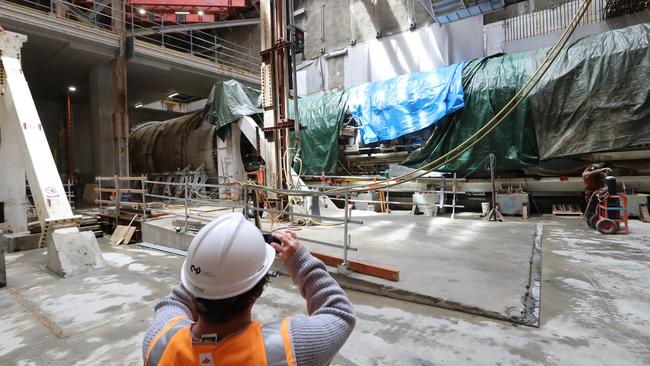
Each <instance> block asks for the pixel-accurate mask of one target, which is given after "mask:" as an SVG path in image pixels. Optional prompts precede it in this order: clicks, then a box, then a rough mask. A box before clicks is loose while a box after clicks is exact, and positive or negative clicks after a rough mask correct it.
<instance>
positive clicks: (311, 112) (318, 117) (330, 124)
mask: <svg viewBox="0 0 650 366" xmlns="http://www.w3.org/2000/svg"><path fill="white" fill-rule="evenodd" d="M347 101H348V91H347V90H344V91H340V92H335V93H323V94H317V95H310V96H307V97H303V98H300V99H299V100H298V107H299V111H298V113H299V114H300V118H299V120H300V124H301V125H303V126H305V127H306V129H305V130H301V131H300V159H301V160H302V171H301V173H302V174H321V173H322V172H323V171H324V172H325V173H326V174H329V173H334V172H335V171H336V168H337V166H338V161H339V143H338V139H339V131H340V130H341V125H342V124H343V118H344V116H345V110H346V104H347ZM289 111H290V113H289V116H290V118H293V107H291V108H290V109H289ZM295 168H296V169H300V166H299V165H298V166H295Z"/></svg>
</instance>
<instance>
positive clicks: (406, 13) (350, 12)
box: [296, 0, 433, 59]
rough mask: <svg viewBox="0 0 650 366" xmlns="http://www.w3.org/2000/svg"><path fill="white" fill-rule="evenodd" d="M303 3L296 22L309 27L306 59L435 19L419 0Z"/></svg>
mask: <svg viewBox="0 0 650 366" xmlns="http://www.w3.org/2000/svg"><path fill="white" fill-rule="evenodd" d="M301 6H303V7H304V9H305V12H304V13H303V14H301V15H299V16H297V17H296V23H297V24H298V26H299V27H301V28H303V29H304V30H305V54H304V58H305V59H313V58H315V57H318V56H320V55H321V54H323V53H327V52H331V51H335V50H339V49H342V48H345V47H346V46H348V45H350V44H351V43H360V42H365V41H367V40H370V39H374V38H378V37H385V36H389V35H393V34H399V33H402V32H405V31H408V30H409V29H410V27H411V25H412V24H413V25H414V26H415V27H422V26H428V25H429V24H431V23H432V22H433V20H432V19H431V17H430V16H429V15H428V14H427V13H426V11H425V10H424V8H423V7H422V5H421V4H420V3H419V2H418V0H376V1H372V0H307V1H304V2H302V5H301Z"/></svg>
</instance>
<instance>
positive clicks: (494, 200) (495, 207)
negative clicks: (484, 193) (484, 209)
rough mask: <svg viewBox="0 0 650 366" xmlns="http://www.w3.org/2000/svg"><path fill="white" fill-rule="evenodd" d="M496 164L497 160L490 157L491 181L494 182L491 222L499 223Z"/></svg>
mask: <svg viewBox="0 0 650 366" xmlns="http://www.w3.org/2000/svg"><path fill="white" fill-rule="evenodd" d="M490 155H493V154H490ZM494 163H495V160H494V159H493V158H492V157H490V180H491V181H492V214H491V215H490V219H489V220H490V221H491V220H494V221H497V184H496V181H495V180H494Z"/></svg>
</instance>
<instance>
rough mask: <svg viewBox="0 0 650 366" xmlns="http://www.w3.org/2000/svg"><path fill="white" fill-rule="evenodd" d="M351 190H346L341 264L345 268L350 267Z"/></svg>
mask: <svg viewBox="0 0 650 366" xmlns="http://www.w3.org/2000/svg"><path fill="white" fill-rule="evenodd" d="M349 201H350V191H349V190H346V191H345V207H343V210H344V212H345V223H344V224H343V263H342V264H341V265H342V266H343V268H345V269H348V245H349V243H348V242H349V239H350V238H349V237H348V225H349V221H350V211H349V210H350V208H349V207H350V205H349Z"/></svg>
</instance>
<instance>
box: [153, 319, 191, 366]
mask: <svg viewBox="0 0 650 366" xmlns="http://www.w3.org/2000/svg"><path fill="white" fill-rule="evenodd" d="M190 324H192V322H191V321H190V320H189V319H187V318H186V317H184V316H179V317H176V318H174V319H172V321H171V322H170V323H169V325H167V326H166V327H165V328H163V330H161V331H160V334H158V336H157V337H156V339H154V340H153V342H152V344H151V346H150V347H149V352H148V353H147V359H146V360H145V365H146V366H155V365H158V362H160V359H161V358H162V355H163V353H164V352H165V348H167V345H168V344H169V342H170V341H171V340H172V338H173V337H174V336H175V335H176V333H178V331H180V330H181V329H183V328H185V327H188V326H189V325H190Z"/></svg>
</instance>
